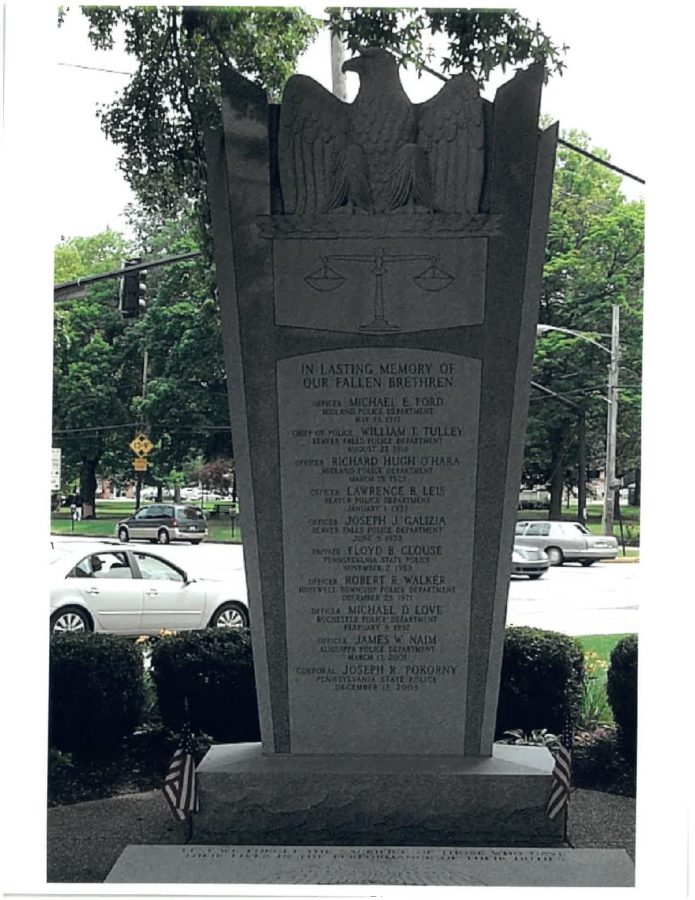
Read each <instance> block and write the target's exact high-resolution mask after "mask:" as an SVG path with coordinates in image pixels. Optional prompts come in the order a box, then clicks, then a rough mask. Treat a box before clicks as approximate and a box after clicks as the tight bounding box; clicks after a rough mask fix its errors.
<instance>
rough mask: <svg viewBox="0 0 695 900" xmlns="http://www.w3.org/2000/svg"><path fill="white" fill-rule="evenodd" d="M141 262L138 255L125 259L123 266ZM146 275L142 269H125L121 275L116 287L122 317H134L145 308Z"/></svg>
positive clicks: (125, 267)
mask: <svg viewBox="0 0 695 900" xmlns="http://www.w3.org/2000/svg"><path fill="white" fill-rule="evenodd" d="M141 262H142V257H140V256H137V257H135V258H133V259H127V260H126V261H125V262H124V263H123V268H124V269H126V270H127V269H128V267H129V266H137V265H139V264H140V263H141ZM146 276H147V272H146V271H144V270H138V271H135V272H129V271H125V272H124V273H123V275H121V278H120V285H119V289H118V310H119V312H120V314H121V315H122V316H123V318H124V319H136V318H137V317H138V316H139V315H140V310H141V309H142V310H144V309H145V294H146V292H147V285H146V284H145V278H146Z"/></svg>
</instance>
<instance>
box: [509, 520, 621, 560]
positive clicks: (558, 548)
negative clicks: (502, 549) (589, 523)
mask: <svg viewBox="0 0 695 900" xmlns="http://www.w3.org/2000/svg"><path fill="white" fill-rule="evenodd" d="M514 545H515V546H516V547H535V548H537V549H539V550H545V552H546V553H547V554H548V557H549V558H550V565H551V566H561V565H562V564H563V563H565V562H578V563H581V564H582V565H583V566H591V565H593V564H594V563H595V562H596V561H597V560H600V559H615V557H616V556H617V555H618V542H617V540H616V539H615V538H614V537H613V536H612V535H605V534H591V532H590V531H589V529H588V528H586V527H585V526H584V525H582V524H581V523H580V522H549V521H545V520H542V521H541V520H538V521H528V522H517V523H516V529H515V532H514Z"/></svg>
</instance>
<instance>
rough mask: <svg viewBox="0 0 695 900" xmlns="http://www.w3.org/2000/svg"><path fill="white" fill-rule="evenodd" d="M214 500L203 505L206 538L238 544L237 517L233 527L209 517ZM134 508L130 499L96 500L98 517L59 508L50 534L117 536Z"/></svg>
mask: <svg viewBox="0 0 695 900" xmlns="http://www.w3.org/2000/svg"><path fill="white" fill-rule="evenodd" d="M213 505H214V504H213V503H206V504H205V513H206V515H207V517H208V540H211V541H226V542H229V543H237V544H238V543H241V528H240V525H239V520H238V518H237V520H236V522H235V526H234V529H232V524H231V521H230V519H229V518H227V517H223V518H220V519H211V518H210V513H211V511H212V508H213ZM134 511H135V503H134V501H133V500H116V501H113V500H111V501H108V502H107V503H104V502H102V501H99V500H97V518H96V519H81V520H80V521H79V522H74V523H73V522H72V521H71V520H70V513H69V512H68V511H67V510H58V511H57V512H54V513H52V515H51V533H52V534H74V535H78V536H80V537H94V538H105V537H109V538H112V537H115V536H116V525H117V524H118V522H120V521H121V520H122V519H125V518H127V517H128V516H129V515H130V514H131V513H133V512H134Z"/></svg>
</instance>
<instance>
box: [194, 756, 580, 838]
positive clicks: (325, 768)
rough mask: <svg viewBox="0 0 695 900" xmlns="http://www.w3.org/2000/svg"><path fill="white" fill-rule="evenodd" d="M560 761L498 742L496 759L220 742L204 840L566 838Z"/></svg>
mask: <svg viewBox="0 0 695 900" xmlns="http://www.w3.org/2000/svg"><path fill="white" fill-rule="evenodd" d="M552 769H553V759H552V756H551V754H550V753H549V751H548V750H547V749H545V748H544V747H519V746H513V745H506V744H497V745H495V746H494V748H493V755H492V756H491V757H469V756H427V757H425V756H402V757H395V756H321V757H319V756H284V755H272V756H271V755H267V756H264V755H263V754H262V752H261V745H260V744H220V745H218V746H216V747H212V748H211V749H210V751H209V752H208V753H207V755H206V756H205V758H204V759H203V761H202V762H201V764H200V766H199V768H198V789H199V794H200V812H199V813H198V814H196V815H195V816H194V836H193V840H194V841H195V842H196V843H206V844H234V845H240V844H264V845H304V844H309V845H322V846H327V845H332V846H365V845H367V846H423V845H426V846H448V847H452V846H474V847H481V846H497V847H499V846H507V847H511V846H521V847H523V846H526V847H547V846H557V845H559V844H561V843H562V839H563V835H564V813H563V814H560V815H558V816H557V818H556V819H555V820H554V821H553V820H551V819H549V818H548V817H547V815H546V812H545V807H546V803H547V800H548V795H549V793H550V786H551V780H552V779H551V774H552Z"/></svg>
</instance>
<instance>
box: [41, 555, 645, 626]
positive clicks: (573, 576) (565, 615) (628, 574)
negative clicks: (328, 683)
mask: <svg viewBox="0 0 695 900" xmlns="http://www.w3.org/2000/svg"><path fill="white" fill-rule="evenodd" d="M57 540H60V541H61V542H62V541H69V540H74V539H71V538H67V537H61V538H59V539H57ZM140 546H143V547H144V546H149V545H147V544H140ZM151 549H152V550H153V551H154V552H155V553H159V554H161V555H162V556H164V557H166V558H167V559H169V560H171V561H172V562H173V563H175V564H176V565H178V566H180V567H181V568H183V569H185V570H186V571H187V572H189V573H190V574H193V575H196V574H197V575H201V576H205V577H206V578H219V579H225V580H232V581H236V580H237V579H238V580H239V584H240V589H241V591H242V592H244V593H243V596H245V588H244V583H245V578H244V569H243V548H242V547H241V545H239V544H215V543H206V542H203V543H202V544H200V545H199V546H197V547H194V546H191V545H189V544H169V545H166V546H158V547H156V548H154V547H151ZM639 572H640V566H639V564H638V563H632V562H630V563H628V562H598V563H596V564H595V565H593V566H591V567H590V568H584V567H582V566H579V565H576V564H566V565H564V566H562V567H553V568H551V569H549V570H548V572H547V573H546V574H545V575H544V576H543V577H542V578H539V579H538V580H536V581H529V580H528V579H527V578H523V577H521V578H513V579H512V580H511V583H510V587H509V603H508V608H507V624H508V625H529V626H533V627H536V628H545V629H548V630H552V631H561V632H563V633H564V634H621V633H625V632H632V631H637V620H638V595H639ZM240 596H242V595H241V594H240Z"/></svg>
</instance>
